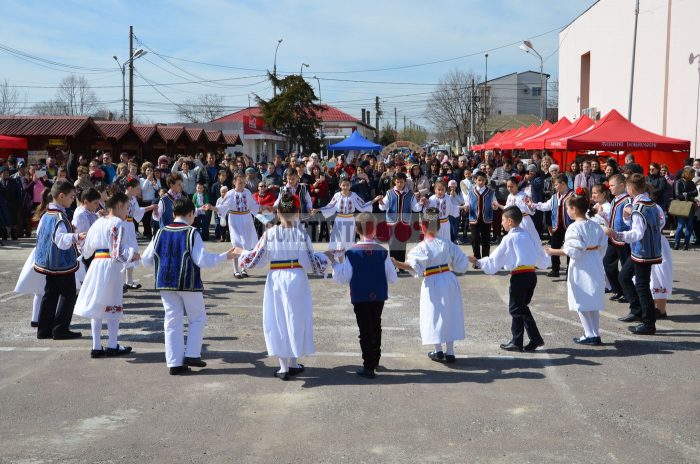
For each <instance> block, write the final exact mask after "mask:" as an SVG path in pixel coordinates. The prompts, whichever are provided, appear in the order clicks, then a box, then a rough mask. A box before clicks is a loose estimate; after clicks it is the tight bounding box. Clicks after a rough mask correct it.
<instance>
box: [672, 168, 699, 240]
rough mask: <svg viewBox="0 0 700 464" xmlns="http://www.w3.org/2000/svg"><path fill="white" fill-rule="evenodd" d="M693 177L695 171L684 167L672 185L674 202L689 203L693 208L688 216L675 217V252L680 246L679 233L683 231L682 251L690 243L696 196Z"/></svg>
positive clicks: (696, 191)
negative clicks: (676, 225) (676, 224)
mask: <svg viewBox="0 0 700 464" xmlns="http://www.w3.org/2000/svg"><path fill="white" fill-rule="evenodd" d="M693 177H695V171H694V170H693V168H692V167H686V168H684V169H683V174H682V175H681V177H680V178H679V179H677V180H676V182H675V183H674V184H673V194H674V197H675V199H676V200H682V201H690V202H692V204H693V207H692V208H691V210H690V216H688V217H682V216H676V221H678V227H677V228H676V239H675V244H674V246H673V249H674V250H677V249H678V248H679V247H680V244H681V241H680V239H681V232H683V231H684V229H685V231H684V234H685V245H684V247H683V249H684V250H687V249H688V245H689V243H690V236H691V235H692V233H693V222H694V221H695V214H694V213H695V197H697V196H698V190H697V188H696V187H695V184H694V183H693Z"/></svg>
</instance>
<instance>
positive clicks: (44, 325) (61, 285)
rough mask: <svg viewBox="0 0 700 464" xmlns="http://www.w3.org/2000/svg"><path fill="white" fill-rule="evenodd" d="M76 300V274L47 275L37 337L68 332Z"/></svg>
mask: <svg viewBox="0 0 700 464" xmlns="http://www.w3.org/2000/svg"><path fill="white" fill-rule="evenodd" d="M59 297H60V301H59ZM75 299H76V291H75V273H71V274H62V275H47V276H46V285H45V286H44V297H43V298H42V299H41V310H40V311H39V328H38V330H37V335H43V336H47V337H50V336H52V335H56V334H62V333H65V332H67V331H68V328H69V326H70V321H71V319H72V318H73V307H74V306H75Z"/></svg>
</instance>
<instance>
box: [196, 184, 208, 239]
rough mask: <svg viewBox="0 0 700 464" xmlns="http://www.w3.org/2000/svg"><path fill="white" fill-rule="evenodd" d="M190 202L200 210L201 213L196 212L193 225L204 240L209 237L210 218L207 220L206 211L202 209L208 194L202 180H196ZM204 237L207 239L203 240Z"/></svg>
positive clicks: (206, 202)
mask: <svg viewBox="0 0 700 464" xmlns="http://www.w3.org/2000/svg"><path fill="white" fill-rule="evenodd" d="M192 202H193V203H194V207H195V209H199V210H200V211H202V212H201V214H198V215H197V217H196V218H195V221H194V225H195V227H196V228H197V231H198V232H199V234H200V235H201V236H202V240H204V241H205V242H206V241H207V240H208V237H209V230H208V228H209V224H210V222H211V218H209V220H207V212H206V211H203V207H204V205H208V204H209V194H208V193H207V189H206V186H205V185H204V182H197V186H196V187H195V192H194V193H193V194H192ZM205 238H206V239H207V240H205Z"/></svg>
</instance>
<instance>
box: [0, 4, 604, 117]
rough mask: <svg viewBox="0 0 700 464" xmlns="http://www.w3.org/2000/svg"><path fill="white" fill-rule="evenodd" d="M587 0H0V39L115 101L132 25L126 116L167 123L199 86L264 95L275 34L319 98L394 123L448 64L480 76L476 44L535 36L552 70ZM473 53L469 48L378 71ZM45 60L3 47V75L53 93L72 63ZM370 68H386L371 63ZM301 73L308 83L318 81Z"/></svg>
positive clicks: (112, 104)
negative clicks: (131, 110)
mask: <svg viewBox="0 0 700 464" xmlns="http://www.w3.org/2000/svg"><path fill="white" fill-rule="evenodd" d="M592 3H594V0H558V1H552V0H528V1H525V0H523V1H519V0H491V1H488V2H487V1H476V0H469V1H467V0H462V1H459V0H453V1H450V0H445V1H425V0H423V1H421V0H415V1H414V0H404V1H398V0H396V1H393V0H392V1H353V2H341V1H328V0H327V1H301V0H281V1H250V2H238V1H224V0H211V1H196V0H190V1H179V0H178V1H168V2H156V1H149V0H142V1H131V0H129V1H117V0H111V1H110V0H100V1H91V2H88V1H77V0H74V1H71V0H68V1H65V0H64V1H61V2H56V1H31V0H29V1H13V0H3V1H2V11H3V15H2V19H1V20H0V23H1V26H0V44H2V45H3V46H9V47H12V48H14V49H17V50H21V51H22V52H26V53H29V54H31V55H34V56H38V57H41V58H44V59H48V60H52V61H55V62H59V63H62V64H67V65H72V66H79V67H84V68H90V69H89V70H86V69H79V70H76V71H75V72H76V73H77V74H82V75H84V76H85V77H86V78H88V79H89V80H90V82H91V84H92V85H93V86H94V87H95V89H94V90H95V92H96V93H97V95H98V98H99V99H100V101H102V102H104V106H105V107H107V108H109V109H112V110H114V111H116V112H118V111H120V108H121V93H122V89H121V73H120V71H119V70H118V68H117V65H116V63H115V62H114V60H113V58H112V56H113V55H116V56H117V57H118V58H119V59H120V60H124V59H125V58H126V57H127V55H128V45H129V44H128V32H129V25H133V26H134V32H135V35H136V36H137V38H138V39H139V40H140V41H141V42H142V43H143V44H145V45H146V46H147V47H148V48H147V50H150V51H149V53H148V54H147V55H146V56H145V57H144V58H142V59H139V60H138V61H136V62H135V63H136V68H137V71H138V73H140V74H141V76H143V78H142V77H141V76H139V75H138V74H137V75H135V84H136V85H137V86H138V87H136V88H135V97H134V99H135V114H136V116H137V117H139V118H140V119H142V120H147V121H152V122H174V121H177V119H178V118H177V116H176V114H175V110H174V108H175V104H177V103H181V102H182V101H183V100H184V99H186V98H191V97H195V96H197V95H200V94H204V93H217V94H220V95H223V96H224V97H225V104H226V105H227V109H230V110H231V111H233V110H235V109H236V108H241V107H246V106H247V105H248V96H249V95H250V94H251V93H257V94H259V95H261V96H263V97H269V96H271V94H272V90H271V87H270V85H269V83H268V82H267V81H266V80H265V78H264V77H261V75H264V73H265V70H266V69H272V65H273V58H274V51H275V46H276V45H277V40H278V39H279V38H283V42H282V43H281V45H280V47H279V51H278V55H277V69H278V72H280V73H298V72H299V68H300V66H301V63H308V64H309V65H310V66H309V67H308V68H305V69H304V76H308V77H311V76H313V75H317V76H318V77H319V78H320V79H321V94H322V97H323V101H324V103H330V104H333V105H335V106H338V107H339V108H341V109H343V110H345V111H347V112H349V113H351V114H353V115H356V116H358V117H359V115H360V110H361V108H368V109H371V110H372V113H373V114H374V108H373V107H374V97H375V95H378V96H379V97H380V98H381V100H382V108H383V110H384V111H385V112H386V114H387V115H389V114H390V116H391V120H392V121H393V112H394V107H396V108H397V111H398V115H399V120H400V121H402V119H403V116H404V115H405V116H406V117H407V119H409V120H413V121H415V122H417V123H418V124H423V125H427V122H426V121H425V120H424V119H423V116H422V113H423V109H424V107H425V100H426V99H427V97H428V93H429V92H430V91H431V90H432V88H433V87H432V86H431V85H430V84H434V83H437V82H438V80H439V79H440V77H441V76H443V75H444V74H445V73H447V72H448V71H450V70H451V69H455V68H459V69H463V70H467V71H474V72H475V73H478V74H479V75H483V73H484V65H485V59H484V52H485V51H486V50H489V49H494V48H497V47H501V46H504V45H507V44H510V43H513V42H517V41H519V40H522V39H525V38H532V42H533V44H534V46H535V48H536V49H537V50H538V51H539V52H540V53H541V54H542V55H543V56H544V57H548V58H547V59H546V61H545V64H544V70H545V72H546V73H549V74H551V75H552V76H553V79H552V80H554V81H555V80H556V76H557V66H558V62H557V46H558V37H559V34H558V30H559V29H560V28H561V27H562V26H564V25H566V24H568V23H569V22H570V21H571V20H572V19H574V18H575V17H576V16H577V15H578V14H580V13H581V12H582V11H584V10H585V9H586V8H588V7H589V6H590V5H591V4H592ZM552 30H555V31H554V32H550V33H548V34H545V35H542V36H540V34H543V33H546V32H548V31H552ZM536 36H540V37H536ZM470 54H474V56H471V57H465V58H461V59H456V60H451V61H447V62H443V63H434V64H430V65H425V66H415V67H407V68H403V69H385V68H397V67H405V66H412V65H415V64H420V63H427V62H433V61H438V60H446V59H449V58H453V57H460V56H464V55H470ZM488 54H489V58H488V75H489V77H491V78H492V77H496V76H500V75H503V74H508V73H511V72H514V71H522V70H526V69H532V70H537V69H538V67H539V62H538V61H537V60H536V59H535V58H534V57H533V56H531V55H528V54H525V53H523V52H522V51H521V50H519V48H518V46H517V45H511V46H507V47H504V48H500V49H498V50H490V51H488ZM169 57H170V58H169ZM182 59H185V60H191V61H198V62H204V63H211V64H217V65H220V66H218V67H217V66H209V65H203V64H197V63H192V62H188V61H182ZM47 66H48V67H49V68H53V69H49V68H47V67H41V66H38V65H37V64H34V63H31V62H28V61H26V60H22V59H20V58H17V57H16V56H13V55H11V54H8V53H7V52H6V51H3V50H0V79H4V78H6V79H8V80H9V81H10V83H11V84H13V85H21V86H25V87H23V88H21V89H20V90H21V92H23V93H25V94H26V98H27V101H28V102H30V103H32V102H37V101H42V100H46V99H49V98H51V97H52V95H53V94H54V93H55V89H51V88H41V87H50V86H55V85H56V84H57V83H58V82H59V81H60V80H61V79H62V78H63V77H65V76H67V75H68V74H70V73H71V70H70V69H69V68H66V67H63V66H54V65H47ZM224 66H228V67H224ZM235 68H238V69H235ZM375 69H383V70H380V71H368V70H375ZM144 78H145V79H147V80H148V81H150V82H151V83H152V84H153V85H154V86H155V87H156V88H157V89H158V91H160V93H159V92H158V91H157V90H156V89H154V88H152V87H150V86H149V84H148V83H147V82H146V80H144ZM217 79H219V81H216V82H205V83H189V84H185V85H168V86H162V85H157V84H163V83H176V82H180V83H181V82H186V81H201V80H217ZM224 79H225V80H224ZM331 79H336V80H331ZM348 81H371V82H348ZM310 82H311V83H313V84H314V88H317V86H318V84H317V82H316V81H315V80H313V79H310ZM380 82H384V83H380ZM386 82H391V83H392V84H386ZM419 84H422V85H419ZM373 119H374V117H373Z"/></svg>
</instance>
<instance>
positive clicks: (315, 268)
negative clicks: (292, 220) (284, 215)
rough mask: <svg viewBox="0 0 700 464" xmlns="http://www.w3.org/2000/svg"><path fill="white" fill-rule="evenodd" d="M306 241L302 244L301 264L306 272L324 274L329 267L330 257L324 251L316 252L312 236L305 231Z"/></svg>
mask: <svg viewBox="0 0 700 464" xmlns="http://www.w3.org/2000/svg"><path fill="white" fill-rule="evenodd" d="M303 236H304V238H303V240H304V243H303V244H301V243H300V245H301V253H300V256H299V264H301V265H302V267H303V268H304V270H305V271H306V272H311V273H313V274H316V275H323V274H324V273H325V272H326V269H327V268H328V267H329V263H328V259H327V258H326V255H324V254H323V253H315V252H314V247H313V244H312V243H311V238H310V237H309V236H308V234H306V232H303Z"/></svg>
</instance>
